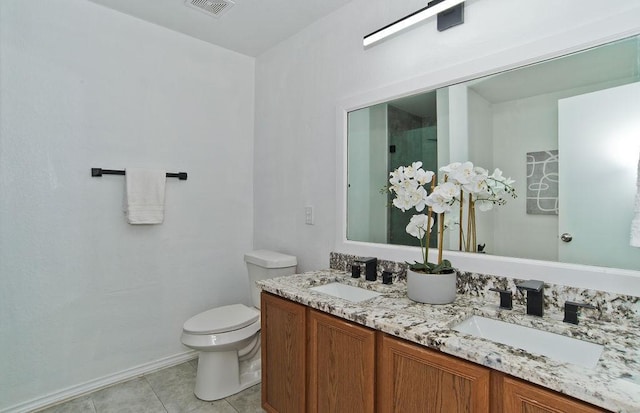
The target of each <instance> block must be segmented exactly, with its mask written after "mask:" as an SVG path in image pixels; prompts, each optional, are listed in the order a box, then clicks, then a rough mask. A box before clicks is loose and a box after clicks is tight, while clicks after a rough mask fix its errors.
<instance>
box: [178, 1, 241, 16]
mask: <svg viewBox="0 0 640 413" xmlns="http://www.w3.org/2000/svg"><path fill="white" fill-rule="evenodd" d="M184 4H185V5H187V6H189V7H191V8H194V9H196V10H200V11H201V12H203V13H206V14H208V15H209V16H213V17H220V16H222V15H223V14H225V13H226V12H227V11H229V9H230V8H231V7H233V5H234V4H235V3H234V2H233V1H231V0H185V2H184Z"/></svg>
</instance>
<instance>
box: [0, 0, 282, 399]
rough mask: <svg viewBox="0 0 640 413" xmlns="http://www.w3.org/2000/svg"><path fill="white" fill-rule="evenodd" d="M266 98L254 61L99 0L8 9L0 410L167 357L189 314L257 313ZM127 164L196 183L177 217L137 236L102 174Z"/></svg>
mask: <svg viewBox="0 0 640 413" xmlns="http://www.w3.org/2000/svg"><path fill="white" fill-rule="evenodd" d="M253 96H254V59H252V58H249V57H246V56H243V55H239V54H236V53H232V52H230V51H227V50H224V49H221V48H219V47H215V46H212V45H210V44H207V43H204V42H201V41H198V40H195V39H192V38H189V37H186V36H184V35H181V34H177V33H175V32H172V31H169V30H167V29H163V28H161V27H158V26H155V25H152V24H149V23H146V22H143V21H141V20H138V19H135V18H132V17H129V16H126V15H124V14H120V13H118V12H115V11H112V10H110V9H106V8H103V7H101V6H98V5H96V4H94V3H91V2H88V1H85V0H55V1H47V0H34V1H21V0H3V1H1V2H0V108H1V111H0V113H1V117H0V123H1V126H0V372H1V373H0V411H3V410H4V409H6V408H8V407H9V406H14V407H15V408H16V409H18V408H19V406H16V405H17V404H21V403H23V402H25V404H22V406H23V407H24V406H25V405H29V400H31V399H34V398H36V399H37V400H35V401H34V402H33V403H35V405H37V404H38V403H39V402H42V401H45V402H46V400H52V398H53V399H55V397H59V396H60V395H63V396H64V394H66V393H65V392H71V393H73V392H74V391H75V392H77V391H79V390H82V385H83V383H84V384H86V385H91V384H93V385H95V384H96V383H98V384H99V383H100V380H102V379H104V380H107V381H108V380H109V379H110V378H111V379H113V378H117V377H116V376H117V374H119V373H122V372H123V371H129V374H131V370H127V369H135V368H136V367H139V366H143V367H144V366H146V367H147V368H148V367H149V366H151V365H153V363H156V362H157V363H162V362H167V360H169V361H170V360H171V357H173V356H176V355H180V354H183V353H184V352H185V351H187V349H186V348H185V347H183V346H182V345H181V344H180V333H181V329H182V323H183V322H184V321H185V320H186V319H187V318H188V317H190V316H191V315H193V314H195V313H198V312H200V311H202V310H204V309H207V308H210V307H212V306H215V305H222V304H227V303H232V302H245V303H249V302H250V297H249V292H248V287H249V284H248V280H247V278H246V271H245V266H244V262H243V253H244V252H245V251H247V250H250V249H251V248H252V239H251V237H252V231H253V224H252V209H253V194H252V179H253V178H252V176H253V164H252V156H253V100H254V98H253ZM283 159H284V158H283ZM128 166H139V167H157V168H164V169H167V170H169V171H186V172H188V173H189V179H188V180H187V181H179V180H177V179H169V180H168V181H167V190H166V215H165V222H164V224H162V225H153V226H131V225H128V224H127V223H126V222H125V217H124V215H123V213H122V210H121V205H122V192H123V187H124V178H123V177H121V176H103V177H102V178H92V177H91V176H90V168H91V167H102V168H108V169H109V168H113V169H122V168H125V167H128ZM114 375H115V376H114ZM92 380H93V381H92ZM102 383H103V384H104V382H102ZM74 386H80V387H74ZM32 405H34V404H32Z"/></svg>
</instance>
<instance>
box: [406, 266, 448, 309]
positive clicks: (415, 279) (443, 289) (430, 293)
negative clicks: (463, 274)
mask: <svg viewBox="0 0 640 413" xmlns="http://www.w3.org/2000/svg"><path fill="white" fill-rule="evenodd" d="M457 277H458V274H457V272H456V271H454V272H452V273H451V274H423V273H420V272H415V271H412V270H410V269H407V297H409V298H410V299H412V300H413V301H417V302H419V303H425V304H449V303H452V302H453V301H454V300H455V299H456V280H457Z"/></svg>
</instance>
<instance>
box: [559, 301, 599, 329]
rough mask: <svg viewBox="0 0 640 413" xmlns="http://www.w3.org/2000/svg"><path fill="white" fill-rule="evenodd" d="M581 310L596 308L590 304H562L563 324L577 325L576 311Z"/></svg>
mask: <svg viewBox="0 0 640 413" xmlns="http://www.w3.org/2000/svg"><path fill="white" fill-rule="evenodd" d="M580 307H582V308H590V309H592V310H595V309H596V307H594V306H592V305H591V304H585V303H574V302H573V301H565V303H564V320H562V321H564V322H565V323H571V324H576V325H577V324H578V309H579V308H580Z"/></svg>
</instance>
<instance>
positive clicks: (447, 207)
mask: <svg viewBox="0 0 640 413" xmlns="http://www.w3.org/2000/svg"><path fill="white" fill-rule="evenodd" d="M440 172H442V173H443V175H444V179H443V181H442V182H441V183H440V184H439V185H437V186H436V175H435V173H434V172H432V171H425V170H424V169H422V162H414V163H412V164H411V165H409V166H400V167H399V168H398V169H396V170H395V171H393V172H391V173H390V174H389V177H390V179H389V184H390V185H389V190H390V191H391V192H393V193H394V194H395V198H394V199H393V206H395V207H397V208H399V209H400V210H402V211H403V212H405V211H408V210H411V209H413V208H415V210H416V211H417V212H423V211H424V210H425V208H426V209H427V211H426V212H427V213H426V214H424V213H422V214H417V215H413V216H412V217H411V219H410V221H409V224H408V225H407V228H406V231H407V233H408V234H410V235H412V236H414V237H416V238H418V239H419V240H420V249H421V252H422V262H418V261H416V262H415V263H413V264H409V263H408V264H409V268H411V269H412V270H414V271H418V272H424V273H427V274H442V273H450V272H451V271H453V267H452V266H451V262H450V261H449V260H443V259H442V246H443V236H444V214H446V213H448V212H451V211H452V210H453V209H454V208H455V207H456V206H458V207H459V210H460V220H462V215H463V205H465V204H466V206H467V210H468V215H467V239H466V247H465V250H466V251H470V250H473V251H476V247H477V245H476V236H475V233H476V229H475V207H476V206H477V207H478V209H479V210H481V211H488V210H490V209H492V208H493V206H494V205H504V204H505V203H506V202H507V201H506V199H505V197H506V196H507V195H510V196H512V197H514V198H515V197H516V192H515V189H514V187H513V183H514V181H513V180H512V179H511V178H505V177H504V176H503V175H502V171H500V169H495V170H494V172H493V173H492V174H491V175H489V172H488V171H487V170H486V169H483V168H480V167H474V166H473V164H472V163H471V162H464V163H460V162H454V163H451V164H449V165H447V166H444V167H442V168H440ZM427 184H430V192H428V191H427V189H425V186H426V185H427ZM465 195H466V197H465ZM465 199H466V201H465ZM434 213H435V214H439V215H440V219H439V230H438V261H437V263H430V262H429V239H430V235H431V229H432V227H433V223H434V221H435V219H434V217H433V214H434ZM459 224H460V231H459V234H460V250H462V249H463V239H464V232H463V229H462V222H460V223H459Z"/></svg>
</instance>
